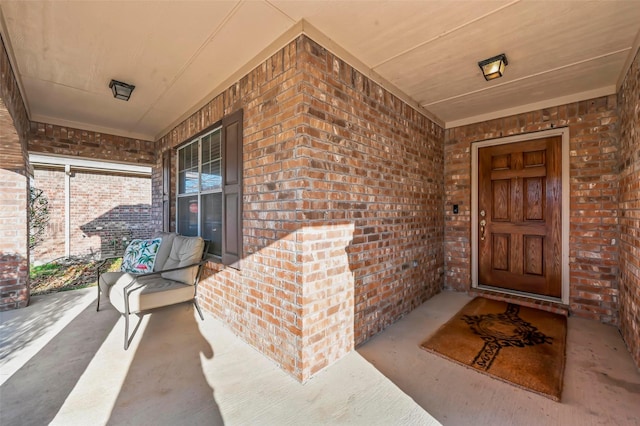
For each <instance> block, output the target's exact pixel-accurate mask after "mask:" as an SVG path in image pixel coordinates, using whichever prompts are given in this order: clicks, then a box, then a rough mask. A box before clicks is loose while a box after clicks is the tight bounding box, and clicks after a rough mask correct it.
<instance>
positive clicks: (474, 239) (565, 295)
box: [471, 127, 571, 305]
mask: <svg viewBox="0 0 640 426" xmlns="http://www.w3.org/2000/svg"><path fill="white" fill-rule="evenodd" d="M553 136H562V246H561V247H562V257H561V259H562V296H561V297H560V298H559V299H558V298H556V297H548V296H541V295H537V294H530V293H523V292H519V291H515V290H507V289H500V288H495V287H488V288H490V289H491V290H494V291H498V292H502V293H508V294H515V295H519V296H526V297H530V298H533V299H540V300H551V301H554V302H561V303H563V304H565V305H568V304H569V226H570V222H569V211H570V196H569V195H570V191H571V187H570V182H569V171H570V169H569V128H568V127H563V128H558V129H551V130H544V131H541V132H535V133H523V134H520V135H515V136H508V137H504V138H498V139H490V140H485V141H480V142H474V143H472V144H471V287H473V288H484V286H481V285H479V284H478V149H480V148H484V147H487V146H495V145H504V144H508V143H514V142H523V141H530V140H535V139H542V138H548V137H553Z"/></svg>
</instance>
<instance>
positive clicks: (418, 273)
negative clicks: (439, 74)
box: [298, 39, 444, 346]
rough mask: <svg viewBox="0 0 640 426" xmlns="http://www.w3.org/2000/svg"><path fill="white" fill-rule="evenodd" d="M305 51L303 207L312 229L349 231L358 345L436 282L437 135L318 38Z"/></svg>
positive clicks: (439, 264)
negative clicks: (344, 228)
mask: <svg viewBox="0 0 640 426" xmlns="http://www.w3.org/2000/svg"><path fill="white" fill-rule="evenodd" d="M303 47H304V50H303V51H302V52H301V62H300V63H301V66H302V67H303V69H304V70H305V71H306V74H307V75H308V78H307V79H306V81H305V83H304V85H303V93H304V94H305V95H308V96H305V103H308V104H307V105H305V112H306V113H307V115H308V117H309V129H308V131H307V130H305V133H306V134H305V138H304V139H303V141H302V142H303V145H302V146H301V147H300V148H299V151H298V152H299V155H301V156H304V157H306V158H308V159H309V162H308V166H307V167H306V170H305V171H304V172H305V175H306V176H305V179H306V184H305V186H306V187H305V191H304V192H303V193H302V199H303V200H304V204H303V210H302V213H303V215H305V216H306V217H307V223H308V224H309V225H311V226H316V224H317V225H318V226H325V225H326V224H327V223H329V224H341V223H348V224H352V225H353V227H354V232H353V241H352V242H351V244H350V245H349V246H348V247H347V251H348V253H349V256H348V261H349V268H350V269H351V271H352V274H353V276H354V297H355V301H354V311H355V312H354V316H355V318H354V320H355V325H354V334H355V335H354V341H355V344H356V345H357V344H360V343H362V342H364V341H366V340H367V339H369V338H370V337H371V336H373V335H374V334H376V333H378V332H379V331H381V330H383V329H384V328H385V327H387V326H388V325H390V324H392V323H393V322H395V321H397V320H398V319H399V318H400V317H402V316H403V315H405V314H407V313H408V312H410V311H411V310H413V309H414V308H415V307H417V306H418V305H420V304H421V303H422V302H424V301H425V300H426V299H428V298H429V297H430V296H432V295H434V294H435V293H437V292H439V291H440V289H441V287H442V284H443V278H442V274H443V266H444V260H443V249H442V244H443V238H444V232H443V225H444V223H443V215H442V211H441V208H442V203H443V198H444V188H443V179H444V177H443V173H444V152H443V140H444V132H443V130H442V129H441V128H440V127H439V126H437V125H435V124H434V123H433V122H431V121H430V120H429V119H427V118H426V117H424V116H423V115H421V114H419V113H418V112H417V111H415V110H413V109H412V108H410V107H409V106H407V105H406V104H404V103H403V102H402V101H401V100H399V99H398V98H396V97H395V96H393V95H392V94H390V93H389V92H388V91H386V90H384V89H383V88H382V87H381V86H379V85H378V84H376V83H375V82H373V81H371V80H370V79H368V78H366V77H365V76H363V75H362V74H361V73H360V72H358V71H357V70H354V69H353V68H352V67H351V66H349V65H348V64H346V63H345V62H344V61H342V60H341V59H340V58H337V57H336V56H335V55H333V54H331V53H330V52H328V51H327V50H325V49H324V48H322V47H321V46H319V45H318V44H316V43H314V42H313V41H311V40H309V39H305V40H304V44H303ZM329 303H330V302H329ZM327 337H328V338H327V340H326V342H325V344H326V345H327V346H330V345H331V340H336V339H338V338H339V335H338V334H333V335H330V334H328V335H327Z"/></svg>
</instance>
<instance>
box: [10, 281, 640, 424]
mask: <svg viewBox="0 0 640 426" xmlns="http://www.w3.org/2000/svg"><path fill="white" fill-rule="evenodd" d="M469 300H470V298H469V297H468V296H467V295H465V294H461V293H450V292H444V293H441V294H439V295H437V296H435V297H434V298H432V299H431V300H429V301H427V302H426V303H425V304H424V305H422V306H421V307H419V308H418V309H416V310H415V311H414V312H412V313H411V314H409V315H408V316H407V317H405V318H403V319H402V320H400V321H398V322H397V323H396V324H394V325H392V326H390V327H389V328H387V329H386V330H385V331H384V332H382V333H380V334H379V335H378V336H376V337H375V338H373V339H372V340H370V341H369V342H367V343H366V344H365V345H363V346H362V347H360V348H359V349H358V350H357V351H354V352H352V353H351V354H349V355H348V356H346V357H344V358H343V359H342V360H340V361H339V362H337V363H335V364H333V365H332V366H330V367H329V368H328V369H326V370H325V371H323V372H321V373H319V374H318V375H317V376H315V377H314V378H313V379H311V380H310V381H308V382H307V383H305V384H300V383H298V382H297V381H296V380H294V379H293V378H291V377H290V376H288V375H287V374H286V373H284V372H282V371H281V370H280V369H279V368H278V367H277V366H276V365H275V364H274V363H273V362H271V361H270V360H269V359H267V358H265V357H264V356H262V355H261V354H259V353H258V352H257V351H256V350H254V349H253V348H251V347H250V346H248V345H247V344H245V343H244V342H242V341H241V340H240V339H239V338H237V337H236V336H234V335H233V334H232V333H231V332H230V331H228V330H227V329H226V328H225V327H224V325H223V324H222V323H221V322H219V321H217V320H216V319H214V318H213V317H211V316H208V315H206V314H205V321H200V320H199V319H196V318H197V317H196V316H194V310H193V307H192V306H190V305H187V304H182V305H177V306H173V307H170V308H166V309H162V310H158V311H155V312H154V313H152V314H150V315H146V316H144V317H143V320H142V322H141V325H140V328H139V330H138V331H137V334H136V336H135V338H134V339H133V342H132V345H131V347H130V348H129V350H128V351H124V350H123V349H122V343H123V342H122V340H123V335H122V333H123V328H124V323H123V321H122V319H121V318H120V316H119V315H118V314H117V312H115V310H113V309H112V308H111V307H110V306H109V305H107V306H106V307H105V308H104V310H101V311H100V312H99V313H96V312H95V288H91V289H84V290H77V291H72V292H65V293H59V294H56V295H49V296H40V297H34V298H32V302H31V305H30V306H29V307H27V308H25V309H20V310H16V311H8V312H1V313H0V318H1V320H2V323H1V326H0V339H1V342H2V343H1V344H0V424H2V425H17V424H20V425H44V424H59V425H85V424H92V425H100V424H114V425H116V424H133V425H139V424H154V425H161V424H167V425H168V424H172V425H173V424H192V425H196V424H203V425H204V424H206V425H218V424H226V425H249V424H250V425H286V424H292V425H303V424H304V425H315V424H329V425H330V424H345V425H429V424H438V422H440V423H442V424H445V425H466V424H473V425H484V424H491V425H501V424H508V425H529V424H530V425H540V424H562V425H571V424H576V425H578V424H579V425H584V424H616V425H624V424H630V425H631V424H635V425H637V424H639V423H640V373H639V372H638V370H637V369H636V367H635V366H634V365H633V362H632V361H631V357H630V355H629V354H628V352H627V350H626V348H625V347H624V344H623V342H622V339H621V338H620V335H619V333H618V331H617V330H616V329H615V328H614V327H610V326H606V325H602V324H599V323H597V322H594V321H587V320H582V319H577V318H569V331H568V346H567V368H566V371H565V381H564V392H563V395H562V403H556V402H553V401H551V400H549V399H547V398H544V397H541V396H538V395H536V394H533V393H531V392H527V391H523V390H520V389H518V388H516V387H513V386H510V385H507V384H505V383H502V382H500V381H498V380H494V379H491V378H489V377H486V376H484V375H482V374H479V373H476V372H474V371H471V370H469V369H467V368H464V367H461V366H458V365H457V364H454V363H451V362H448V361H446V360H444V359H442V358H439V357H437V356H435V355H432V354H429V353H427V352H426V351H424V350H422V349H420V348H419V344H420V343H421V342H422V341H423V340H424V339H425V338H426V337H428V336H429V335H430V334H431V333H432V332H433V331H435V330H436V329H437V328H438V327H439V326H440V325H441V324H442V323H444V322H445V321H446V320H447V319H448V318H450V317H451V316H452V315H453V314H455V313H456V312H457V311H458V309H460V308H461V307H462V306H463V305H464V304H465V303H466V302H468V301H469Z"/></svg>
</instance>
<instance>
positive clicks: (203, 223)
mask: <svg viewBox="0 0 640 426" xmlns="http://www.w3.org/2000/svg"><path fill="white" fill-rule="evenodd" d="M177 166H178V167H177V168H178V170H177V171H178V179H177V181H178V182H177V183H178V188H177V189H178V190H177V203H176V204H177V231H178V233H180V234H182V235H187V236H196V235H199V236H201V237H202V238H204V239H205V240H209V241H210V245H209V253H210V254H213V255H215V256H219V257H220V258H221V259H222V262H223V263H224V264H226V265H232V266H236V267H237V266H238V265H237V262H238V261H239V259H240V256H241V254H242V217H241V212H242V205H241V203H242V197H241V196H240V194H241V193H242V190H241V180H242V111H241V110H240V111H238V112H236V113H234V114H231V115H229V116H227V117H225V118H224V119H223V120H222V123H221V124H219V125H218V126H217V127H214V128H212V129H210V130H207V131H206V132H205V133H203V134H202V135H200V136H198V137H196V138H195V139H193V140H191V141H190V142H189V143H187V144H186V145H183V146H182V147H180V148H178V164H177Z"/></svg>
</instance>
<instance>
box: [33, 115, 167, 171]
mask: <svg viewBox="0 0 640 426" xmlns="http://www.w3.org/2000/svg"><path fill="white" fill-rule="evenodd" d="M29 151H30V152H35V153H41V154H53V155H61V156H66V157H84V158H89V159H93V160H107V161H112V162H115V163H130V164H145V165H152V164H155V161H156V152H155V151H156V145H155V143H154V142H152V141H145V140H140V139H131V138H127V137H124V136H116V135H110V134H104V133H98V132H93V131H89V130H82V129H74V128H70V127H63V126H58V125H55V124H45V123H37V122H31V124H30V128H29Z"/></svg>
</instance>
